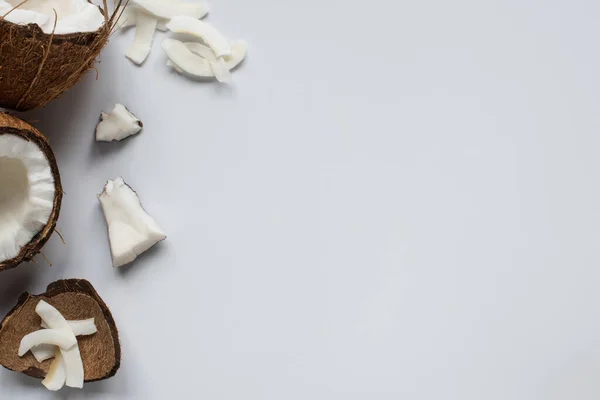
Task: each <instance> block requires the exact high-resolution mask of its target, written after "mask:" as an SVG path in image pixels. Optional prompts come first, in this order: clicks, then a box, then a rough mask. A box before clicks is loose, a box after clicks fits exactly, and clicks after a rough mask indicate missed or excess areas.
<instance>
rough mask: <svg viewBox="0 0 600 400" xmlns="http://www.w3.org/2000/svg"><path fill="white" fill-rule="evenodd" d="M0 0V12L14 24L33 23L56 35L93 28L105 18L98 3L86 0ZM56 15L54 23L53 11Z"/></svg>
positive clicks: (99, 24)
mask: <svg viewBox="0 0 600 400" xmlns="http://www.w3.org/2000/svg"><path fill="white" fill-rule="evenodd" d="M21 3H23V2H22V0H0V16H2V15H5V14H7V13H8V12H9V11H11V10H12V9H13V8H14V7H16V6H19V8H17V9H15V10H13V11H12V12H10V13H9V14H8V15H6V20H7V21H8V22H12V23H14V24H18V25H28V24H36V25H38V26H39V27H40V28H42V31H43V32H44V33H46V34H50V33H52V32H53V31H54V33H55V34H58V35H66V34H70V33H80V32H96V31H97V30H98V29H100V27H101V26H102V25H104V22H105V19H104V16H103V15H102V13H101V12H100V10H99V9H98V7H96V6H95V5H93V4H92V3H90V2H88V1H87V0H45V1H39V0H29V1H27V2H24V3H23V4H21ZM55 11H56V15H57V16H58V19H57V21H56V27H55V26H54V20H55V13H54V12H55Z"/></svg>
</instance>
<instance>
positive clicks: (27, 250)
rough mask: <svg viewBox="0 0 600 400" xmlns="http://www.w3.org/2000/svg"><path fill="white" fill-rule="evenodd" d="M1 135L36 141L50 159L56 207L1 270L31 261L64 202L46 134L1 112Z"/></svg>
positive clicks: (0, 267)
mask: <svg viewBox="0 0 600 400" xmlns="http://www.w3.org/2000/svg"><path fill="white" fill-rule="evenodd" d="M0 135H16V136H19V137H22V138H23V139H26V140H28V141H30V142H33V143H35V144H36V146H37V147H38V148H39V149H40V150H41V151H42V152H43V153H44V155H45V156H46V158H47V159H48V162H49V163H50V170H51V172H52V176H53V177H54V207H53V209H52V213H51V214H50V218H49V219H48V222H47V223H46V226H44V228H43V229H42V230H41V231H40V232H39V233H38V234H37V235H35V236H34V237H33V239H31V241H30V242H29V243H28V244H26V245H25V246H24V247H23V248H22V249H21V251H20V253H19V254H18V255H17V256H16V257H15V258H11V259H10V260H6V261H0V272H1V271H4V270H7V269H11V268H14V267H16V266H18V265H19V264H21V263H22V262H27V261H31V260H32V259H33V257H35V256H36V255H37V254H38V253H39V252H40V250H41V249H42V247H44V245H45V244H46V242H47V241H48V239H50V236H51V235H52V233H53V232H54V229H55V228H56V221H57V220H58V216H59V213H60V206H61V204H62V196H63V190H62V185H61V183H60V173H59V172H58V164H57V163H56V158H54V153H53V152H52V149H51V148H50V145H49V144H48V139H46V137H45V136H44V135H42V134H41V133H40V132H39V131H38V130H37V129H35V128H34V127H33V126H31V125H29V124H28V123H27V122H25V121H23V120H21V119H19V118H16V117H14V116H12V115H9V114H6V113H0Z"/></svg>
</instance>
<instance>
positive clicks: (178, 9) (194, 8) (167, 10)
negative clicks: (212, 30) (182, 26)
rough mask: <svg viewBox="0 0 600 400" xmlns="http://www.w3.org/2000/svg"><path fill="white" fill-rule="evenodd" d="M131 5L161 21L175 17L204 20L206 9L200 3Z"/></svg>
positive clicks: (151, 0) (154, 0) (149, 0)
mask: <svg viewBox="0 0 600 400" xmlns="http://www.w3.org/2000/svg"><path fill="white" fill-rule="evenodd" d="M131 1H132V3H133V4H135V5H137V6H139V7H141V8H143V9H144V10H146V11H147V12H149V13H150V14H152V15H154V16H156V17H157V18H162V19H167V20H169V19H171V18H174V17H176V16H182V15H183V16H186V17H191V18H197V19H200V18H204V16H205V15H206V14H207V13H208V7H207V6H206V4H202V3H191V4H188V3H182V2H180V1H176V0H131Z"/></svg>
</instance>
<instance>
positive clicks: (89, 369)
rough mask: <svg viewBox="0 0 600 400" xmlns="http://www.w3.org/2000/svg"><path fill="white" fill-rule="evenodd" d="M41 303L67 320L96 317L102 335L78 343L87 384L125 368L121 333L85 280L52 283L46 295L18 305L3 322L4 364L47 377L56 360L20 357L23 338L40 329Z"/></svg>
mask: <svg viewBox="0 0 600 400" xmlns="http://www.w3.org/2000/svg"><path fill="white" fill-rule="evenodd" d="M40 300H44V301H45V302H47V303H48V304H50V305H52V306H54V307H56V309H57V310H58V311H60V313H61V314H62V315H63V316H64V317H65V318H66V319H67V320H82V319H88V318H94V319H95V323H96V328H97V329H98V332H96V333H95V334H93V335H90V336H79V337H77V342H78V344H79V351H80V352H81V358H82V360H83V370H84V379H85V381H86V382H93V381H99V380H103V379H108V378H110V377H112V376H114V375H115V374H116V373H117V370H118V369H119V367H120V366H121V344H120V342H119V332H118V331H117V325H116V324H115V320H114V319H113V317H112V314H111V312H110V310H109V309H108V307H107V306H106V304H105V303H104V301H103V300H102V299H101V298H100V296H99V295H98V293H97V292H96V290H95V289H94V287H93V286H92V285H91V284H90V283H89V282H88V281H86V280H83V279H68V280H61V281H57V282H54V283H51V284H50V285H49V286H48V288H47V290H46V293H43V294H40V295H38V296H34V295H31V294H29V293H24V294H23V295H21V297H20V298H19V300H18V301H17V305H16V306H15V307H14V308H13V309H12V310H11V311H10V312H9V313H8V315H7V316H6V317H4V320H3V321H2V323H0V364H1V365H3V366H4V367H5V368H7V369H9V370H11V371H15V372H22V373H24V374H26V375H29V376H32V377H34V378H40V379H42V378H44V377H45V376H46V374H47V373H48V370H49V368H50V364H51V363H52V360H46V361H44V362H42V363H39V362H37V361H36V359H35V358H34V357H33V355H32V354H31V353H30V352H28V353H27V354H25V355H24V356H23V357H19V356H18V349H19V344H20V343H21V339H22V338H23V336H25V335H27V334H29V333H31V332H34V331H37V330H39V329H40V326H41V323H42V320H41V318H40V317H39V316H38V315H37V314H36V312H35V307H36V306H37V304H38V303H39V301H40Z"/></svg>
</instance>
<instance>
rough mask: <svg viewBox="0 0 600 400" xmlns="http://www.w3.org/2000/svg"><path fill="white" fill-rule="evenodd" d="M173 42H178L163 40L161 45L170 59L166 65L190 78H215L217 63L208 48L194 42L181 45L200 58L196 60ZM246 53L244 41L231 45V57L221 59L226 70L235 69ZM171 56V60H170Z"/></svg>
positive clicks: (246, 46)
mask: <svg viewBox="0 0 600 400" xmlns="http://www.w3.org/2000/svg"><path fill="white" fill-rule="evenodd" d="M165 42H167V43H165ZM174 42H179V41H178V40H174V39H165V40H164V41H163V43H162V47H163V50H165V52H166V53H167V56H169V58H170V59H169V60H168V61H167V65H169V66H171V67H173V68H174V69H175V70H176V71H177V72H179V73H184V74H189V75H191V76H197V77H202V78H210V77H214V76H215V72H214V62H216V61H217V57H216V56H215V54H214V52H213V51H212V50H211V49H210V48H209V47H207V46H204V45H203V44H200V43H196V42H186V43H183V45H184V47H186V48H187V49H188V50H189V51H190V52H191V53H194V54H197V55H198V56H200V60H198V58H195V57H190V54H189V53H188V52H186V51H184V50H182V46H181V45H180V44H174ZM179 43H182V42H179ZM167 49H168V51H167ZM247 52H248V44H247V43H246V42H245V41H243V40H240V41H237V42H235V43H233V44H232V45H231V55H230V56H227V57H223V60H224V62H225V66H226V68H227V69H228V70H229V71H231V70H232V69H234V68H235V67H237V66H238V65H239V64H240V63H241V62H242V61H243V60H244V58H245V57H246V54H247ZM169 54H170V55H169ZM194 54H192V55H194ZM171 55H172V56H173V58H171ZM174 59H177V60H179V62H181V63H182V66H184V67H182V66H180V65H178V64H177V63H176V62H174ZM186 68H187V70H186Z"/></svg>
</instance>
